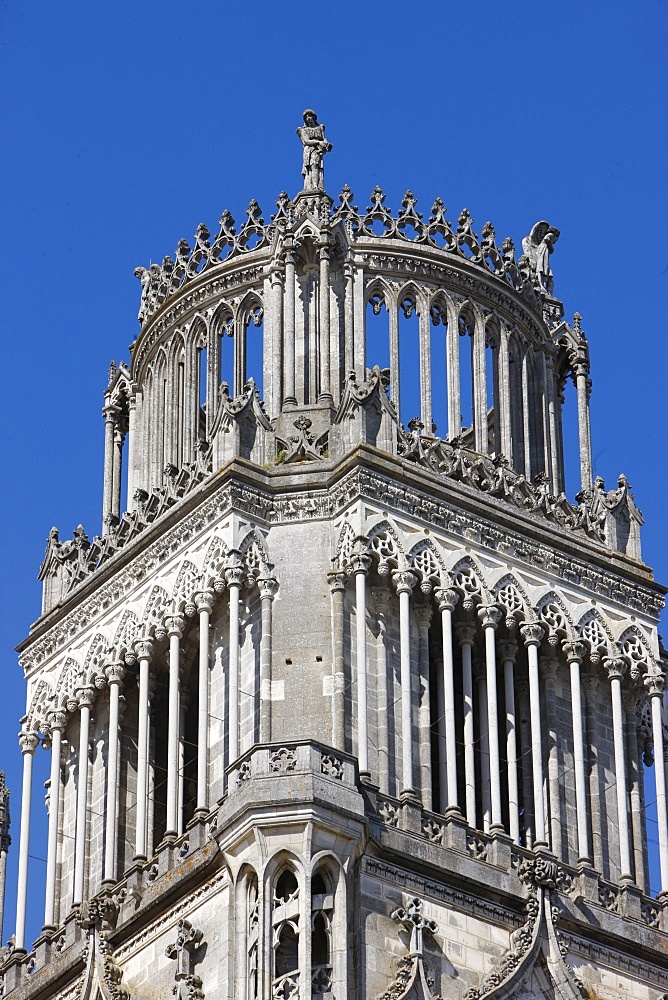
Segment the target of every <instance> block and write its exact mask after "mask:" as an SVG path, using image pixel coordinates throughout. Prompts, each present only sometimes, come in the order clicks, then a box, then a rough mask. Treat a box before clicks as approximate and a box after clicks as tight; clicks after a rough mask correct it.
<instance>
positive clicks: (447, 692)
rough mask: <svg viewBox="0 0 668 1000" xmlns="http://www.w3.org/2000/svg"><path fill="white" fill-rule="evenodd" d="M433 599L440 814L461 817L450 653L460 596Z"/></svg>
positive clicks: (451, 593)
mask: <svg viewBox="0 0 668 1000" xmlns="http://www.w3.org/2000/svg"><path fill="white" fill-rule="evenodd" d="M434 596H435V597H436V603H437V605H438V610H439V611H440V612H441V631H442V635H443V703H444V710H443V721H444V736H445V740H444V742H445V746H443V747H440V752H439V765H440V768H441V770H440V774H441V812H443V813H445V812H448V811H451V812H456V813H457V814H458V815H460V811H459V797H458V792H457V731H456V728H455V726H456V722H455V660H454V655H453V650H452V613H453V611H454V610H455V607H456V604H457V601H458V600H459V594H458V593H457V591H456V590H437V591H436V593H435V595H434ZM439 721H440V720H439ZM439 732H440V730H439ZM439 742H440V740H439Z"/></svg>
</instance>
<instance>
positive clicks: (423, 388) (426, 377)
mask: <svg viewBox="0 0 668 1000" xmlns="http://www.w3.org/2000/svg"><path fill="white" fill-rule="evenodd" d="M419 321H420V419H421V420H422V423H423V424H424V429H425V433H426V434H431V433H432V429H431V428H432V403H431V336H430V332H431V331H430V320H429V310H428V309H427V308H426V307H423V306H420V315H419Z"/></svg>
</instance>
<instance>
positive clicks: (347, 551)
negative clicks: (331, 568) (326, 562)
mask: <svg viewBox="0 0 668 1000" xmlns="http://www.w3.org/2000/svg"><path fill="white" fill-rule="evenodd" d="M354 544H355V532H354V531H353V528H352V525H351V523H350V521H345V522H344V524H343V527H342V528H341V531H340V532H339V540H338V542H337V543H336V553H335V560H336V565H337V566H338V568H339V569H343V568H344V566H346V565H347V564H348V563H349V562H350V556H351V553H352V550H353V545H354Z"/></svg>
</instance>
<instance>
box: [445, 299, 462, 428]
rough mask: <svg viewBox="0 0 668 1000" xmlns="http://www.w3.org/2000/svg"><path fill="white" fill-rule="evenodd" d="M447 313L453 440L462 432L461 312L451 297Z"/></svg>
mask: <svg viewBox="0 0 668 1000" xmlns="http://www.w3.org/2000/svg"><path fill="white" fill-rule="evenodd" d="M447 313H448V331H447V335H446V340H445V354H446V367H447V370H448V438H449V439H450V440H452V439H453V438H456V437H459V435H460V434H461V432H462V390H461V384H460V374H459V367H460V366H459V312H458V310H457V307H456V306H455V305H454V303H453V302H452V301H451V300H450V299H448V303H447Z"/></svg>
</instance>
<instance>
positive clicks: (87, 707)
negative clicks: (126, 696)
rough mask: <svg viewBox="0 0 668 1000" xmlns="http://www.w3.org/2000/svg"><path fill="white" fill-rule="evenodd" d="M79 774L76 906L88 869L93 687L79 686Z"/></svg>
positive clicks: (75, 877) (74, 901) (79, 899)
mask: <svg viewBox="0 0 668 1000" xmlns="http://www.w3.org/2000/svg"><path fill="white" fill-rule="evenodd" d="M75 693H76V695H77V701H78V704H79V775H78V780H77V828H76V836H75V841H74V898H73V899H72V903H73V905H74V906H76V905H77V904H78V903H80V902H81V901H82V899H83V890H84V874H85V870H86V826H87V824H86V813H87V811H88V751H89V740H90V716H91V706H92V704H93V699H94V698H95V691H94V689H93V688H92V687H83V688H79V689H78V690H77V691H76V692H75Z"/></svg>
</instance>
